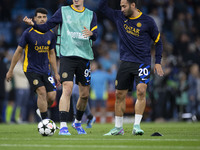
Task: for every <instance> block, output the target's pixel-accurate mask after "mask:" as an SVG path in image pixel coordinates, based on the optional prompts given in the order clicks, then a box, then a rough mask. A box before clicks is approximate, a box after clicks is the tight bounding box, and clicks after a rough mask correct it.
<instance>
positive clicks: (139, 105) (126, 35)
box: [99, 0, 164, 135]
mask: <svg viewBox="0 0 200 150" xmlns="http://www.w3.org/2000/svg"><path fill="white" fill-rule="evenodd" d="M120 5H121V11H120V10H113V9H111V8H109V7H108V5H107V0H101V1H100V4H99V9H100V11H101V12H102V13H103V14H104V15H105V16H106V17H108V18H109V19H110V20H111V21H113V22H114V23H115V24H116V26H117V30H118V33H119V37H120V60H121V64H120V67H119V70H118V73H117V78H116V82H115V85H116V102H115V128H113V129H112V130H111V131H110V132H108V133H107V134H104V135H123V134H124V130H123V114H124V111H125V106H126V105H125V97H126V94H127V92H128V91H129V90H132V88H133V81H134V80H135V81H136V89H137V101H136V104H135V122H134V126H133V132H132V133H133V134H134V135H143V134H144V131H143V130H142V129H141V128H140V122H141V119H142V115H143V113H144V109H145V106H146V89H147V84H148V82H149V78H150V69H151V53H150V50H151V47H150V45H151V42H152V40H153V41H154V44H155V48H156V55H155V66H154V72H157V74H158V75H159V76H163V74H164V73H163V70H162V67H161V64H160V63H161V58H162V49H163V48H162V42H161V39H160V33H159V31H158V28H157V26H156V24H155V21H154V20H153V19H152V18H151V17H149V16H147V15H145V14H143V13H142V12H141V11H140V10H138V9H137V5H138V4H137V0H121V3H120Z"/></svg>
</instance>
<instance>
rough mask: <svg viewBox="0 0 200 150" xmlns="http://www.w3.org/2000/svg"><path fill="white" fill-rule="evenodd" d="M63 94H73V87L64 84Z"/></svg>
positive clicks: (68, 95)
mask: <svg viewBox="0 0 200 150" xmlns="http://www.w3.org/2000/svg"><path fill="white" fill-rule="evenodd" d="M62 94H64V96H67V97H70V96H71V95H72V88H70V87H67V86H63V90H62Z"/></svg>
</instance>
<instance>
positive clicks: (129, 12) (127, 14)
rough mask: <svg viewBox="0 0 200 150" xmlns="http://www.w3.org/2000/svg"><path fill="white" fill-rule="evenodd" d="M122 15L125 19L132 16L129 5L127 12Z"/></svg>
mask: <svg viewBox="0 0 200 150" xmlns="http://www.w3.org/2000/svg"><path fill="white" fill-rule="evenodd" d="M124 15H125V16H126V17H127V18H130V17H131V16H132V15H133V11H132V10H131V5H129V9H128V11H127V12H126V13H124Z"/></svg>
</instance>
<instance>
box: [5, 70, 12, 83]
mask: <svg viewBox="0 0 200 150" xmlns="http://www.w3.org/2000/svg"><path fill="white" fill-rule="evenodd" d="M12 77H13V72H12V71H8V72H7V74H6V80H7V81H8V82H9V81H11V79H12Z"/></svg>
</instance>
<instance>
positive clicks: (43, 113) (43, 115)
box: [40, 111, 48, 120]
mask: <svg viewBox="0 0 200 150" xmlns="http://www.w3.org/2000/svg"><path fill="white" fill-rule="evenodd" d="M40 114H41V117H42V120H43V119H47V118H48V115H47V111H46V112H41V113H40Z"/></svg>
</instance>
